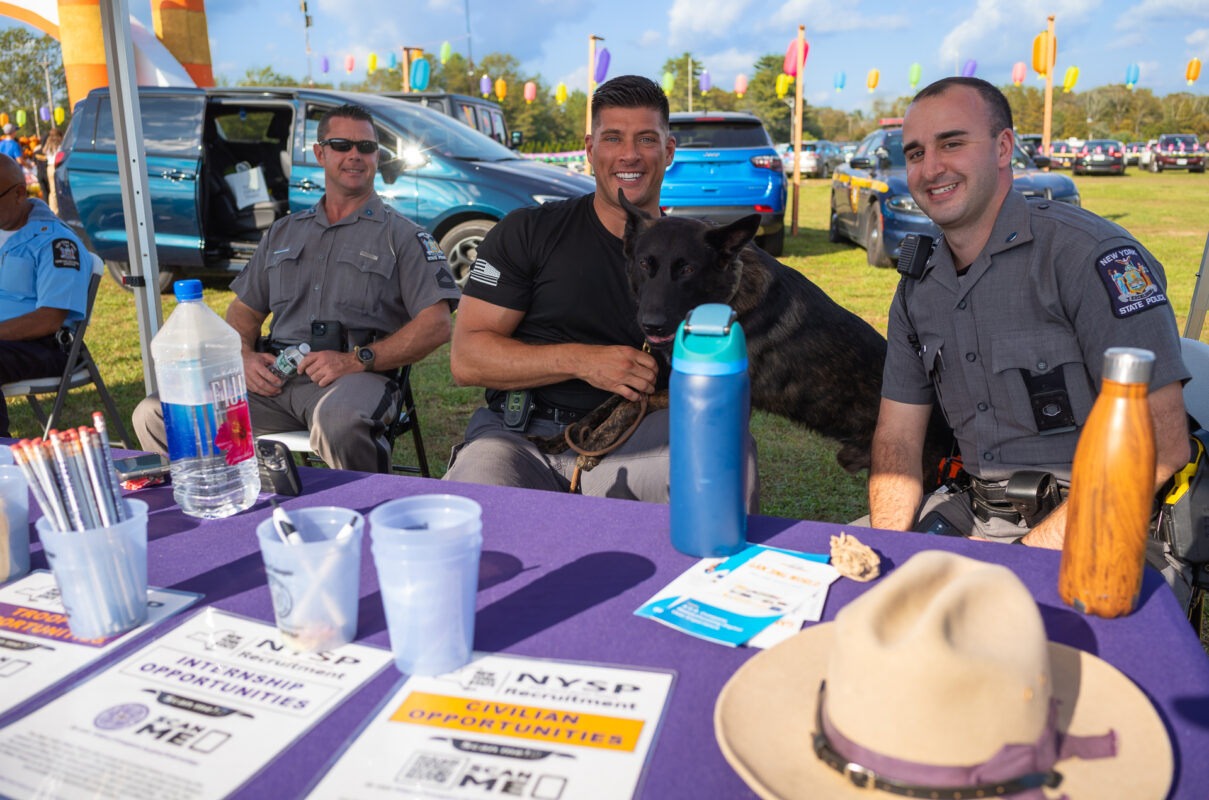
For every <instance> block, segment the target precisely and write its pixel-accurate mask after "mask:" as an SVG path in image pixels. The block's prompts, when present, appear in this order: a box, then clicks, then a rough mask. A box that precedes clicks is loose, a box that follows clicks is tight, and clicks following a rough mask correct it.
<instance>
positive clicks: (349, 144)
mask: <svg viewBox="0 0 1209 800" xmlns="http://www.w3.org/2000/svg"><path fill="white" fill-rule="evenodd" d="M319 146H320V147H330V148H332V149H333V150H335V151H336V152H337V153H347V152H348V151H349V150H352V149H353V147H354V146H355V147H356V148H357V152H358V153H364V154H365V155H369V154H370V153H374V152H377V150H378V143H377V142H375V141H374V140H373V139H362V140H361V141H359V142H354V141H353V140H352V139H320V140H319Z"/></svg>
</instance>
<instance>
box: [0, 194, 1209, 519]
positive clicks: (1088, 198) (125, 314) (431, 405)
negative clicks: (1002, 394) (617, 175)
mask: <svg viewBox="0 0 1209 800" xmlns="http://www.w3.org/2000/svg"><path fill="white" fill-rule="evenodd" d="M1075 180H1076V182H1077V183H1078V186H1079V191H1080V193H1081V194H1082V197H1083V204H1084V206H1085V207H1086V208H1088V209H1090V210H1092V211H1094V212H1096V213H1098V214H1100V215H1102V216H1104V217H1107V218H1108V219H1111V220H1114V221H1116V222H1118V223H1119V224H1121V225H1123V226H1125V227H1126V228H1128V229H1129V230H1130V231H1131V232H1132V233H1133V234H1134V235H1135V236H1137V237H1138V239H1139V240H1140V241H1141V242H1142V244H1144V245H1145V246H1146V247H1147V248H1149V249H1150V250H1151V252H1153V253H1154V254H1155V256H1157V257H1158V258H1159V260H1160V261H1162V263H1163V265H1164V266H1165V268H1166V270H1167V278H1168V283H1169V292H1168V293H1169V295H1170V297H1171V299H1172V304H1173V306H1174V309H1175V314H1176V318H1177V320H1178V322H1179V325H1180V329H1181V330H1182V329H1183V325H1184V318H1185V316H1186V315H1187V313H1188V309H1189V304H1190V302H1191V298H1192V292H1193V288H1194V285H1195V281H1196V271H1197V267H1198V265H1199V264H1200V259H1201V253H1202V249H1203V247H1204V245H1205V236H1206V227H1205V219H1206V218H1205V213H1204V209H1206V208H1209V178H1207V177H1206V176H1205V175H1191V174H1187V173H1170V172H1167V173H1163V174H1160V175H1151V174H1149V173H1143V172H1139V171H1137V170H1131V171H1130V172H1129V174H1128V175H1127V176H1126V177H1123V178H1122V177H1107V176H1094V177H1080V178H1076V179H1075ZM828 186H829V182H827V181H821V180H815V181H809V182H806V183H804V184H803V186H802V190H801V197H800V207H801V211H800V215H799V233H798V235H797V236H796V237H790V238H787V239H786V254H785V256H784V257H783V259H782V260H783V261H784V262H785V263H786V264H788V265H790V266H792V267H793V268H795V269H798V270H800V271H801V272H802V273H804V274H805V275H807V276H808V277H809V278H810V279H811V280H813V281H814V282H815V283H817V284H818V285H819V286H821V287H823V288H824V289H825V290H826V291H827V292H828V293H829V294H831V295H832V297H834V298H835V299H836V300H837V301H839V302H840V303H841V304H842V305H844V306H845V307H847V308H849V309H851V310H852V311H854V312H856V313H857V314H860V315H861V316H862V317H863V318H865V319H866V320H868V321H869V322H870V323H871V324H872V325H873V326H874V327H875V328H877V329H878V330H880V331H882V332H883V333H885V328H886V312H887V309H888V307H889V304H890V298H891V296H892V294H893V291H894V287H895V284H896V281H897V273H895V272H893V271H892V270H879V269H875V268H873V267H870V266H867V265H866V263H865V253H864V251H863V250H861V249H859V248H857V247H853V246H849V245H842V244H841V245H837V244H831V243H829V242H828V241H827V210H828ZM229 277H230V276H221V277H214V278H210V279H207V281H206V300H207V302H208V303H209V304H210V306H211V307H212V308H214V309H215V310H216V311H218V312H219V313H220V314H221V313H223V312H224V311H225V309H226V307H227V304H228V303H229V302H230V300H231V298H232V296H233V295H232V294H231V292H230V291H229V290H228V289H227V284H228V282H229ZM173 306H174V301H173V300H172V299H171V298H170V297H165V298H164V316H165V317H167V316H168V314H169V313H170V312H171V310H172V308H173ZM1203 338H1204V339H1205V340H1206V341H1209V335H1207V336H1206V337H1203ZM87 341H88V345H89V347H90V349H91V350H92V352H93V355H94V356H95V358H96V360H97V362H98V363H99V365H100V368H101V373H102V375H103V376H104V378H105V381H106V383H107V384H108V386H109V388H110V391H111V392H112V394H113V396H114V399H115V401H116V402H117V405H118V407H119V409H121V411H122V412H123V416H124V422H126V424H127V425H129V421H130V413H131V411H133V409H134V406H135V405H136V404H137V403H138V401H139V400H140V399H141V398H142V397H143V394H144V389H143V370H142V362H141V359H140V355H139V344H138V328H137V324H136V320H135V311H134V301H133V299H132V297H131V296H130V295H129V294H127V293H126V292H125V291H123V290H122V289H120V288H118V287H117V286H116V285H114V284H113V283H112V282H111V281H109V280H108V279H106V280H105V281H103V283H102V285H101V290H100V292H99V293H98V296H97V305H96V311H95V313H94V315H93V322H92V326H91V328H90V329H89V332H88V335H87ZM448 357H449V353H448V348H447V347H444V348H441V349H440V350H438V351H437V352H435V353H434V354H432V355H431V356H429V357H428V358H427V359H426V360H425V361H424V362H422V363H421V364H420V365H418V367H417V368H416V369H415V371H414V382H415V391H416V399H417V404H418V406H419V416H420V420H421V423H422V427H423V432H424V439H425V444H426V445H427V448H428V452H429V461H430V463H431V466H432V468H433V471H434V473H435V474H436V475H440V474H442V473H443V472H444V465H445V461H446V460H447V458H448V455H449V449H450V447H452V446H453V445H454V444H455V443H457V442H458V441H460V439H461V435H462V431H463V429H464V427H465V424H466V421H467V419H468V417H469V415H470V413H471V411H473V409H474V408H476V407H477V406H478V405H479V404H480V403H481V399H482V391H481V390H480V389H465V388H459V387H457V386H455V385H454V384H453V382H452V380H451V378H450V375H449V360H448ZM9 405H10V411H11V416H12V433H13V435H14V436H19V437H20V436H34V435H38V434H39V433H40V428H39V426H38V425H37V423H36V421H35V420H34V418H33V415H32V414H31V413H30V411H29V409H28V407H27V405H26V403H25V401H24V400H11V401H10V402H9ZM100 406H101V404H100V402H99V399H98V398H97V396H96V394H95V393H94V392H93V391H92V390H91V389H87V388H85V389H79V390H76V391H75V392H73V393H72V396H71V398H70V399H69V402H68V406H67V409H66V411H65V413H64V415H63V417H62V419H61V423H60V427H68V426H71V425H80V424H84V422H85V421H86V420H87V419H88V415H89V414H90V412H91V411H92V410H94V409H99V408H100ZM752 430H753V434H754V436H755V438H756V441H757V444H758V446H759V455H760V475H761V481H762V492H761V495H762V510H763V513H765V514H772V515H776V516H783V517H789V518H794V519H817V520H826V521H833V522H845V521H848V520H851V519H854V518H856V517H858V516H861V515H862V514H864V513H865V512H866V510H867V509H866V507H865V483H866V478H865V476H864V475H863V474H862V475H849V474H847V473H845V472H844V471H843V470H841V469H840V468H839V466H838V465H837V464H836V462H835V458H834V451H835V447H834V446H833V445H832V444H831V443H830V442H828V441H827V440H825V439H822V438H820V437H817V436H814V435H813V434H810V433H808V432H806V431H804V430H802V429H801V428H799V427H797V426H796V425H794V424H792V423H790V422H788V421H786V420H784V419H781V418H778V417H773V416H770V415H767V414H763V413H757V414H756V415H755V417H754V418H753V421H752ZM397 447H398V448H399V453H398V454H397V455H398V456H399V457H401V458H410V457H411V450H410V439H409V438H408V437H404V438H403V439H401V440H400V442H399V443H398V445H397Z"/></svg>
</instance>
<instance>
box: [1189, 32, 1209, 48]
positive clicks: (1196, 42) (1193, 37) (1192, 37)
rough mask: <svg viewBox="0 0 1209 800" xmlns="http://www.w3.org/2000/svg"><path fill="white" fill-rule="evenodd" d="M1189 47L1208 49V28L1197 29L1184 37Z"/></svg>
mask: <svg viewBox="0 0 1209 800" xmlns="http://www.w3.org/2000/svg"><path fill="white" fill-rule="evenodd" d="M1184 41H1185V42H1186V43H1187V44H1188V46H1189V47H1193V48H1197V49H1200V50H1205V49H1209V28H1198V29H1197V30H1195V31H1193V32H1192V33H1190V34H1188V35H1187V36H1186V37H1184Z"/></svg>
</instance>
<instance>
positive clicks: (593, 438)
mask: <svg viewBox="0 0 1209 800" xmlns="http://www.w3.org/2000/svg"><path fill="white" fill-rule="evenodd" d="M618 196H619V199H620V201H621V204H622V207H624V208H625V210H626V214H627V216H628V219H627V221H626V229H625V239H624V244H623V248H624V253H625V257H626V270H627V273H628V276H629V280H630V285H631V286H632V287H633V289H634V293H635V295H636V296H637V298H638V323H639V325H640V326H641V327H642V331H643V334H644V335H645V336H646V339H647V341H648V342H649V343H650V345H651V347H652V349H653V350H654V351H656V352H657V353H659V354H660V355H661V356H662V357H663V358H664V359H665V360H667V361H669V362H670V361H671V348H672V344H673V342H674V339H675V335H676V329H677V327H678V326H679V325H680V323H681V322H682V321H683V320H684V319H685V318H686V317H687V316H688V313H689V312H690V311H691V310H692V309H694V308H696V307H697V306H699V305H701V304H702V303H726V304H728V305H729V306H730V307H731V308H733V309H734V310H735V312H736V314H737V320H738V322H739V324H740V325H741V326H742V327H743V333H744V334H745V335H746V337H747V355H748V372H749V374H750V378H751V402H752V405H753V406H754V407H756V408H759V409H763V410H765V411H770V412H772V413H774V414H779V415H781V416H784V417H788V418H789V419H792V420H795V421H797V422H799V423H801V424H802V425H804V426H806V427H807V428H810V429H811V430H814V431H817V432H818V433H821V434H823V435H824V436H828V437H830V438H832V439H835V440H836V441H838V442H839V443H840V449H839V452H838V453H837V454H836V460H837V461H839V463H840V466H842V467H843V468H844V469H846V470H848V471H849V472H857V471H859V470H861V469H866V468H868V467H869V465H870V455H871V453H870V451H871V448H872V442H873V429H874V427H875V426H876V424H877V414H878V407H879V405H880V403H881V385H882V365H883V364H884V363H885V360H886V340H885V338H883V337H882V335H881V334H879V333H878V332H877V331H876V330H874V329H873V328H872V327H871V326H870V325H869V324H868V323H866V322H865V321H864V320H862V319H861V318H860V317H858V316H857V315H856V314H853V313H852V312H850V311H848V310H846V309H844V308H843V307H841V306H840V305H839V304H838V303H836V302H835V301H834V300H832V299H831V298H830V297H828V296H827V295H826V294H825V293H824V292H823V290H821V289H820V288H819V287H818V286H816V285H814V284H813V283H812V282H811V281H810V280H809V279H807V278H806V277H805V276H804V275H802V274H801V273H800V272H798V271H797V270H794V269H790V268H789V267H787V266H785V265H784V264H782V263H780V262H779V261H777V260H776V259H775V258H773V257H772V256H770V255H768V254H767V253H765V252H764V251H763V250H761V249H759V248H757V247H755V246H753V245H751V241H752V238H753V237H754V236H755V234H756V229H757V228H758V227H759V224H760V216H759V215H758V214H753V215H751V216H748V217H744V218H743V219H740V220H738V221H736V222H733V223H731V224H730V225H726V226H722V227H713V226H710V225H709V224H707V223H705V222H701V221H699V220H694V219H688V218H685V217H662V218H660V219H651V217H650V216H649V215H648V214H647V213H646V212H645V211H643V210H641V209H639V208H638V207H636V206H634V205H633V204H631V203H630V202H629V201H628V200H626V198H625V195H624V194H621V192H618ZM662 405H666V402H664V403H663V404H662ZM637 407H638V404H637V403H631V402H629V401H626V400H624V399H623V398H622V397H621V396H620V395H614V396H613V397H611V398H610V399H609V400H607V401H605V402H604V403H603V404H602V405H601V406H599V407H598V408H597V409H595V410H594V411H593V412H592V413H591V414H589V415H588V416H586V417H584V418H583V419H582V420H580V421H579V422H577V423H575V425H574V426H572V427H573V428H576V430H574V431H572V435H573V437H574V438H575V439H576V441H577V443H579V444H580V445H581V447H583V449H589V450H596V449H599V448H600V447H601V446H603V445H606V444H607V443H609V442H611V441H612V440H613V439H615V438H616V436H617V434H619V433H620V432H621V431H623V430H625V429H626V428H628V427H629V425H630V423H631V422H632V421H633V419H634V417H635V415H636V414H637V413H638V412H637ZM937 423H939V425H938V424H937ZM950 441H951V434H950V433H949V432H948V429H947V427H946V426H945V425H944V420H943V417H941V416H940V415H939V414H933V425H932V426H930V428H929V446H928V447H927V448H926V452H925V454H924V458H925V469H924V472H923V477H924V483H925V485H934V482H935V480H936V469H937V466H938V464H939V461H940V459H941V458H943V457H944V456H946V455H948V454H949V451H948V447H949V442H950ZM934 442H935V444H933V443H934ZM538 446H539V447H540V448H541V449H542V450H543V451H545V452H548V453H555V452H562V451H564V450H566V449H567V444H566V442H565V441H564V439H563V437H562V436H558V437H550V438H548V439H542V440H539V441H538ZM598 461H599V458H596V459H585V458H584V457H583V456H581V462H580V463H581V465H582V466H583V467H584V468H586V469H590V468H591V467H593V466H595V464H596V463H598ZM585 462H586V463H585Z"/></svg>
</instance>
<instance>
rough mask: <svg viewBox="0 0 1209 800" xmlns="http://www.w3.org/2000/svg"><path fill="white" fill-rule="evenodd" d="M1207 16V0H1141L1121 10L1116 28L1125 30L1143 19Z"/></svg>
mask: <svg viewBox="0 0 1209 800" xmlns="http://www.w3.org/2000/svg"><path fill="white" fill-rule="evenodd" d="M1190 16H1191V17H1209V0H1142V2H1141V3H1138V4H1137V5H1136V6H1131V7H1130V8H1127V9H1126V10H1125V11H1124V12H1122V14H1121V16H1120V17H1119V18H1118V19H1117V24H1116V27H1117V30H1125V29H1126V28H1132V27H1134V26H1136V25H1139V24H1143V23H1144V22H1145V21H1152V22H1153V21H1158V20H1179V19H1187V18H1188V17H1190Z"/></svg>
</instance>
